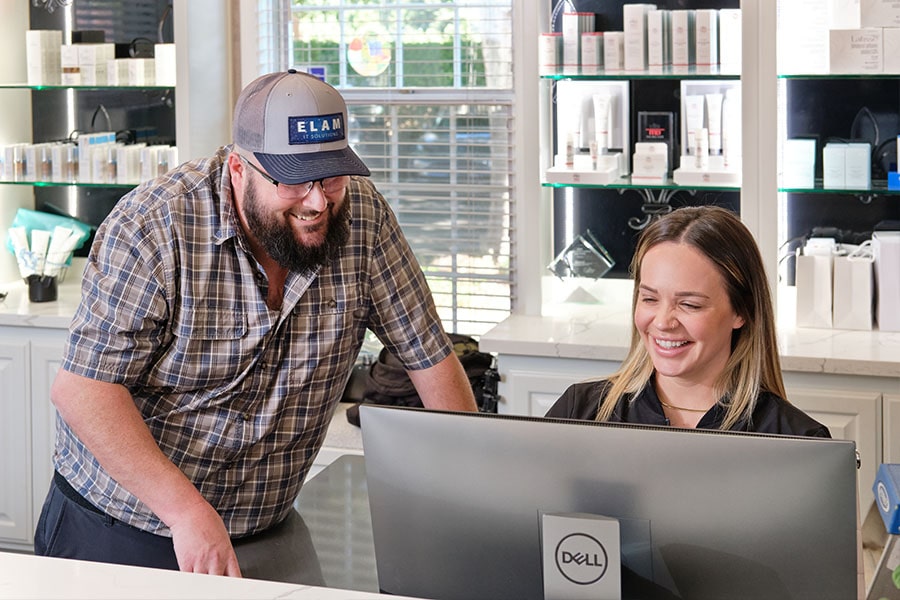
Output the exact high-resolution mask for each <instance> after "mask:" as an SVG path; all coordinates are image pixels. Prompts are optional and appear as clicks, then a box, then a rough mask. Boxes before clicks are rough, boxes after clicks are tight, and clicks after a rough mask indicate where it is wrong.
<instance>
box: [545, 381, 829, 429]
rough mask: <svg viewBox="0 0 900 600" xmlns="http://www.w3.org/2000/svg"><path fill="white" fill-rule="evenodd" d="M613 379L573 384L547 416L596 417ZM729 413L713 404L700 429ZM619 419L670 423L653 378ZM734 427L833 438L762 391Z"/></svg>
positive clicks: (622, 407)
mask: <svg viewBox="0 0 900 600" xmlns="http://www.w3.org/2000/svg"><path fill="white" fill-rule="evenodd" d="M609 386H610V383H609V382H608V381H606V380H600V381H590V382H585V383H576V384H574V385H571V386H569V389H567V390H566V391H565V392H564V393H563V395H562V396H560V397H559V399H558V400H557V401H556V403H555V404H554V405H553V406H552V407H550V410H549V411H547V414H546V415H545V416H547V417H554V418H559V419H577V420H581V421H593V420H595V419H596V418H597V410H598V407H599V406H600V400H601V398H605V397H606V392H607V390H608V389H609ZM724 417H725V408H724V407H723V406H721V405H720V404H716V405H715V406H713V407H712V408H711V409H709V411H707V412H706V414H704V415H703V417H701V419H700V422H699V423H697V428H698V429H719V427H720V425H721V423H722V420H723V419H724ZM609 420H610V421H612V422H617V423H640V424H644V425H669V420H668V419H667V418H666V415H665V413H664V412H663V407H662V404H660V401H659V397H658V396H657V395H656V389H655V388H654V386H653V382H652V380H651V382H650V383H649V384H648V385H647V386H646V387H645V388H644V389H643V390H641V391H640V392H639V393H637V394H635V395H630V394H626V395H624V396H623V397H622V398H621V399H620V400H619V403H618V404H617V405H616V408H615V410H614V411H613V414H612V416H611V417H610V419H609ZM731 430H732V431H753V432H757V433H774V434H780V435H800V436H810V437H824V438H830V437H831V434H830V433H829V432H828V428H827V427H825V426H824V425H822V424H821V423H819V422H818V421H816V420H815V419H813V418H812V417H810V416H809V415H807V414H806V413H804V412H803V411H802V410H800V409H799V408H797V407H796V406H794V405H793V404H790V403H789V402H787V401H786V400H784V399H783V398H779V397H778V396H776V395H775V394H772V393H769V392H762V393H761V394H760V395H759V397H758V398H757V399H756V407H755V408H754V409H753V415H752V417H751V419H750V420H741V421H739V422H738V423H736V424H735V425H733V426H732V427H731Z"/></svg>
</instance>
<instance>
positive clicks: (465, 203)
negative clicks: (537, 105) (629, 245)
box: [260, 0, 515, 336]
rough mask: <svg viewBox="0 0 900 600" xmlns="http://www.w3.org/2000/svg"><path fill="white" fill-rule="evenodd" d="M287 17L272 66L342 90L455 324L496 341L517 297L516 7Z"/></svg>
mask: <svg viewBox="0 0 900 600" xmlns="http://www.w3.org/2000/svg"><path fill="white" fill-rule="evenodd" d="M284 1H287V0H284ZM276 2H277V0H276ZM279 6H283V5H279ZM287 12H289V14H290V25H289V27H285V28H284V29H281V30H282V31H285V30H288V31H289V33H288V34H287V37H288V38H289V40H290V43H289V44H287V49H286V53H287V54H288V55H287V56H285V57H284V58H283V61H284V62H282V63H280V64H273V65H271V67H272V68H273V69H279V68H287V67H291V66H292V67H296V68H298V69H303V70H308V71H311V72H318V73H319V74H321V75H322V76H324V78H325V80H326V81H328V82H329V83H331V84H332V85H334V86H335V87H337V88H338V89H340V90H341V92H342V94H343V95H344V97H345V99H346V100H347V104H348V109H349V116H350V133H351V144H352V145H353V147H354V149H355V150H356V151H357V152H358V153H359V154H360V156H361V157H362V158H363V160H365V161H366V164H367V165H368V166H369V168H370V169H371V170H372V180H373V181H374V182H375V184H376V185H377V187H378V189H379V191H381V193H382V194H383V195H384V196H385V198H386V199H387V200H388V202H389V203H390V204H391V206H392V208H393V209H394V212H395V213H396V214H397V218H398V220H399V221H400V224H401V226H402V228H403V231H404V232H405V234H406V236H407V238H408V240H409V242H410V245H411V246H412V248H413V250H414V251H415V253H416V256H417V258H418V260H419V263H420V264H421V266H422V269H423V271H424V272H425V275H426V277H427V278H428V282H429V284H430V286H431V289H432V292H433V294H434V297H435V301H436V303H437V305H438V310H439V312H440V314H441V317H442V319H443V321H444V326H445V328H446V329H447V330H448V331H454V332H458V333H465V334H469V335H476V336H477V335H479V334H481V333H484V332H485V331H487V330H488V329H490V328H491V327H492V326H493V325H494V324H496V323H497V322H499V321H500V320H502V319H504V318H505V317H506V316H508V315H509V312H510V309H511V304H512V302H513V298H512V285H511V274H512V272H513V265H512V248H511V239H512V228H513V222H512V220H511V214H512V211H511V208H512V206H511V205H512V202H513V194H512V183H511V181H512V180H511V174H512V172H513V168H514V164H513V151H512V149H513V147H514V144H515V138H514V127H513V123H512V120H513V116H512V115H513V100H514V94H513V81H512V73H513V67H512V23H513V21H512V0H412V1H410V0H406V1H402V2H401V1H400V0H337V1H326V0H293V2H292V3H291V4H290V11H285V10H279V9H278V8H277V7H276V8H275V9H274V10H273V11H272V13H271V14H273V15H276V17H277V15H283V14H286V13H287ZM276 21H277V18H276ZM269 27H270V28H271V25H269ZM278 29H279V28H278V26H277V24H276V25H275V26H274V30H276V31H277V30H278ZM270 30H272V29H270ZM260 39H261V40H264V39H265V38H263V37H260ZM265 52H266V49H262V54H265Z"/></svg>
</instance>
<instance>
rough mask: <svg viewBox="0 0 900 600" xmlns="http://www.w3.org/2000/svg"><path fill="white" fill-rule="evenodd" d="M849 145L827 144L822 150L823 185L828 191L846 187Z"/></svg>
mask: <svg viewBox="0 0 900 600" xmlns="http://www.w3.org/2000/svg"><path fill="white" fill-rule="evenodd" d="M846 154H847V145H846V144H839V143H835V142H832V143H829V144H825V147H824V148H823V149H822V185H823V186H825V188H826V189H832V188H842V187H845V185H844V181H845V177H844V158H845V156H846Z"/></svg>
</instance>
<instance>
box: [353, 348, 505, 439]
mask: <svg viewBox="0 0 900 600" xmlns="http://www.w3.org/2000/svg"><path fill="white" fill-rule="evenodd" d="M448 335H449V337H450V341H451V342H452V343H453V351H454V352H455V353H456V356H457V358H459V362H460V363H461V364H462V366H463V369H464V370H465V372H466V376H467V377H468V378H469V383H470V384H471V386H472V392H473V394H474V395H475V403H476V404H477V405H478V410H479V411H481V412H497V382H498V381H499V380H500V375H499V374H498V372H497V369H496V368H495V367H494V357H493V356H492V355H491V354H489V353H487V352H481V351H479V350H478V342H477V341H475V339H474V338H471V337H469V336H467V335H460V334H456V333H451V334H448ZM363 381H364V391H363V395H362V402H358V403H356V404H355V405H354V406H351V407H350V408H348V409H347V420H348V421H349V422H350V423H352V424H353V425H356V426H357V427H359V405H360V404H362V403H368V404H380V405H387V406H413V407H422V406H424V405H423V404H422V399H421V398H420V397H419V394H418V393H417V392H416V388H415V386H414V385H413V383H412V380H411V379H410V378H409V375H407V373H406V370H405V369H404V368H403V365H402V364H401V363H400V361H399V360H397V358H396V357H395V356H394V355H393V354H391V353H390V352H388V350H387V349H386V348H382V350H381V352H379V354H378V360H376V361H375V362H374V363H372V365H371V366H369V367H368V369H367V370H366V371H365V375H364V377H363Z"/></svg>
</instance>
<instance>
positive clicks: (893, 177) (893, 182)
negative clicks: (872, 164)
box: [888, 171, 900, 190]
mask: <svg viewBox="0 0 900 600" xmlns="http://www.w3.org/2000/svg"><path fill="white" fill-rule="evenodd" d="M888 189H889V190H900V173H898V172H897V171H888Z"/></svg>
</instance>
